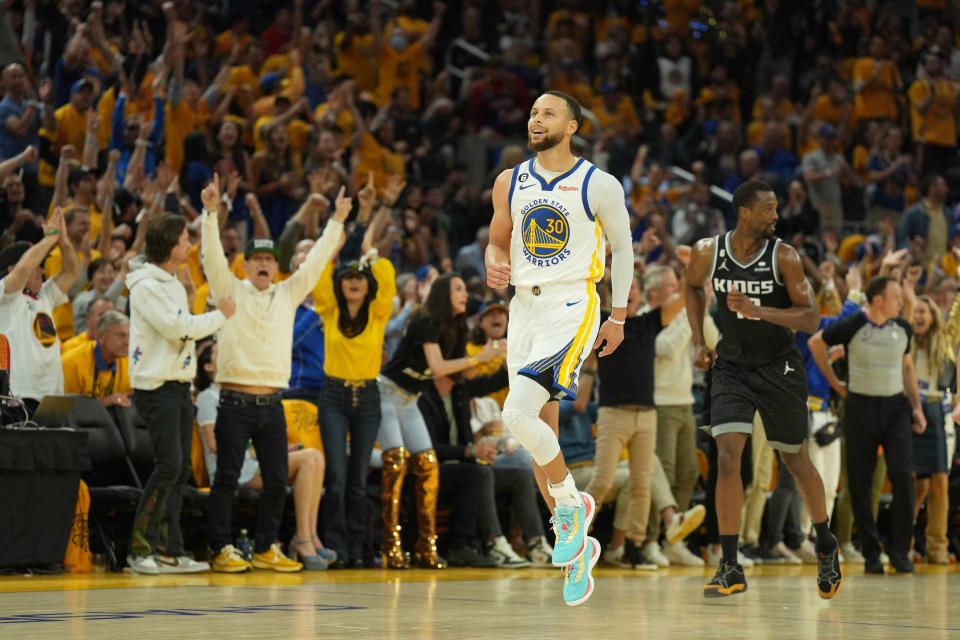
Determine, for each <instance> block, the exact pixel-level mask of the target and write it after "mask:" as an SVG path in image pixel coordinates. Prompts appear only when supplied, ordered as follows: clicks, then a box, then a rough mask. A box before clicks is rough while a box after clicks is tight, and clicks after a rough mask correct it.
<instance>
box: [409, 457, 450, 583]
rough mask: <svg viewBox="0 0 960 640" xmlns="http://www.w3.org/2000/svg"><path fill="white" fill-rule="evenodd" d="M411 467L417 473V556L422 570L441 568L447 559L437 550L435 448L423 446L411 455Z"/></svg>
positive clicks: (438, 476) (438, 466)
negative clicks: (418, 528)
mask: <svg viewBox="0 0 960 640" xmlns="http://www.w3.org/2000/svg"><path fill="white" fill-rule="evenodd" d="M411 470H412V471H413V474H414V475H415V476H417V486H416V489H417V524H418V525H419V527H420V535H419V536H418V537H417V546H416V548H415V551H416V555H417V559H418V561H419V564H420V566H421V567H422V568H424V569H445V568H446V566H447V562H446V560H444V559H443V558H441V557H440V554H438V553H437V490H438V487H439V485H440V465H439V463H438V462H437V453H436V451H434V450H433V449H427V450H426V451H421V452H420V453H415V454H413V456H412V457H411Z"/></svg>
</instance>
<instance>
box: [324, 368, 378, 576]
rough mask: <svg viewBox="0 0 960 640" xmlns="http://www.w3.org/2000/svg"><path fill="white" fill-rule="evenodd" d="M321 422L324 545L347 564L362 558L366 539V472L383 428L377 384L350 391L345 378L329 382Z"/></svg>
mask: <svg viewBox="0 0 960 640" xmlns="http://www.w3.org/2000/svg"><path fill="white" fill-rule="evenodd" d="M319 420H320V435H321V437H322V438H323V451H324V455H325V456H326V459H327V471H326V477H325V479H324V488H325V491H324V494H323V502H321V503H320V508H321V516H320V521H321V522H322V523H323V525H322V529H323V533H322V536H321V537H322V539H323V544H324V545H325V546H327V547H330V548H331V549H333V550H334V551H336V552H337V556H339V557H340V558H343V559H344V560H348V559H361V558H363V551H364V543H365V542H366V539H367V502H366V492H367V471H368V469H369V463H370V453H371V452H372V451H373V443H374V441H375V440H376V438H377V429H378V428H379V426H380V393H379V390H378V389H377V383H376V380H368V381H366V384H365V386H363V387H356V386H353V387H349V386H346V385H345V384H344V381H343V380H338V379H336V378H327V381H326V382H325V383H324V386H323V389H322V390H321V391H320V415H319ZM348 433H349V434H350V454H349V456H348V455H347V434H348Z"/></svg>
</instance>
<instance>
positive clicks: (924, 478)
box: [911, 296, 957, 564]
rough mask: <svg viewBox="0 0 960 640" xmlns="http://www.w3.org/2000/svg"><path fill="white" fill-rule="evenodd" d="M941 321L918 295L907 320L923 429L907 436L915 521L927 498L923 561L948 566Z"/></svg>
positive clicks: (947, 355) (946, 343) (952, 362)
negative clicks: (910, 322) (924, 422)
mask: <svg viewBox="0 0 960 640" xmlns="http://www.w3.org/2000/svg"><path fill="white" fill-rule="evenodd" d="M945 324H946V323H945V321H944V319H943V316H942V315H941V313H940V309H939V307H937V303H936V302H934V300H933V299H932V298H931V297H929V296H918V297H917V305H916V309H915V310H914V315H913V341H912V344H911V351H912V353H913V359H914V362H915V365H916V369H917V384H918V386H919V388H920V398H921V400H923V403H924V404H923V413H924V416H925V417H926V419H927V427H926V429H925V430H924V431H922V432H917V431H916V427H914V433H913V473H914V478H915V480H914V488H915V490H914V495H915V500H914V512H913V517H914V520H916V517H917V514H918V513H919V512H920V507H921V506H922V505H923V501H924V499H925V498H926V497H927V495H928V494H929V496H930V504H929V507H928V508H927V530H926V542H927V544H926V560H927V562H932V563H935V564H948V563H949V562H950V556H949V553H948V551H947V514H948V512H949V506H950V505H949V496H948V491H947V472H948V470H949V469H948V461H947V437H946V429H945V425H944V417H945V415H948V414H949V411H950V408H949V406H947V407H944V403H943V400H944V395H945V394H944V391H943V389H945V388H946V387H947V386H948V385H949V382H950V378H951V376H952V372H953V369H955V368H956V360H957V358H956V354H955V352H954V345H953V344H952V341H951V339H950V335H949V332H948V331H946V327H945Z"/></svg>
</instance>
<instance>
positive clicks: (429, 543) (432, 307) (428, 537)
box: [377, 273, 506, 569]
mask: <svg viewBox="0 0 960 640" xmlns="http://www.w3.org/2000/svg"><path fill="white" fill-rule="evenodd" d="M466 310H467V287H466V285H465V284H464V282H463V279H462V278H461V277H460V276H459V275H457V274H455V273H454V274H449V273H448V274H444V275H442V276H440V277H439V278H437V280H436V281H435V282H434V283H433V286H432V287H431V289H430V294H429V295H428V296H427V300H426V302H425V303H424V305H423V306H422V307H421V308H420V309H419V310H418V311H417V313H416V315H415V316H414V317H413V318H411V320H410V324H409V325H407V329H406V331H405V333H404V335H403V339H402V340H401V341H400V344H399V346H398V347H397V350H396V351H395V352H394V355H393V358H391V359H390V362H388V363H387V365H386V366H385V367H384V368H383V371H382V372H381V373H380V377H379V378H378V379H377V381H378V383H379V388H380V416H381V417H380V433H379V435H378V437H377V439H378V440H379V442H380V448H381V449H383V493H382V507H383V526H384V539H383V555H384V567H389V568H391V569H402V568H406V567H407V566H408V564H407V560H406V556H405V554H404V551H403V546H402V544H401V541H400V512H399V505H400V495H401V493H402V491H403V478H404V476H405V475H406V473H407V470H408V469H409V470H410V471H411V472H413V475H414V476H416V497H417V523H418V525H419V529H420V532H419V533H420V534H419V537H418V538H417V544H416V549H415V557H416V559H417V564H418V565H419V566H420V567H422V568H426V569H442V568H444V567H445V566H446V563H445V562H444V560H443V559H442V558H441V557H440V555H439V554H438V553H437V526H436V514H437V486H438V484H439V467H438V464H437V454H436V452H435V451H434V450H433V445H432V443H431V441H430V433H429V431H428V430H427V425H426V424H425V423H424V420H423V416H422V415H421V414H420V409H419V408H418V407H417V398H418V397H419V396H420V392H421V391H423V389H424V388H425V387H426V386H427V385H428V384H433V377H434V376H450V375H454V374H459V373H461V372H463V371H465V370H467V369H469V368H471V367H474V366H476V365H477V364H480V363H482V362H487V361H489V360H492V359H493V358H496V357H499V356H502V355H503V354H504V352H505V351H506V341H500V343H499V345H498V348H496V349H494V348H493V346H489V345H488V346H487V347H485V348H484V349H483V351H481V352H480V353H478V354H477V355H475V356H470V357H467V356H466V344H467V320H466V315H465V314H466Z"/></svg>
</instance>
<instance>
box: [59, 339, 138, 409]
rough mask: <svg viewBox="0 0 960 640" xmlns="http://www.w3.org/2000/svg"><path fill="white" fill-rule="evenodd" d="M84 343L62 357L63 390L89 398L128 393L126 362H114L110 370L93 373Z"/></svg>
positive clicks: (92, 343) (91, 355)
mask: <svg viewBox="0 0 960 640" xmlns="http://www.w3.org/2000/svg"><path fill="white" fill-rule="evenodd" d="M96 346H97V343H96V342H95V341H93V340H90V341H88V342H87V343H86V344H84V345H83V346H80V347H77V348H76V349H73V350H72V351H70V352H69V353H67V354H65V355H64V356H63V390H64V392H65V393H79V394H82V395H85V396H89V397H91V398H105V397H107V396H109V395H111V394H113V393H129V392H130V371H129V365H128V362H127V358H117V359H116V360H115V361H114V366H113V367H112V368H108V369H102V370H99V371H98V370H97V368H96V356H95V354H94V349H95V348H96Z"/></svg>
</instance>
